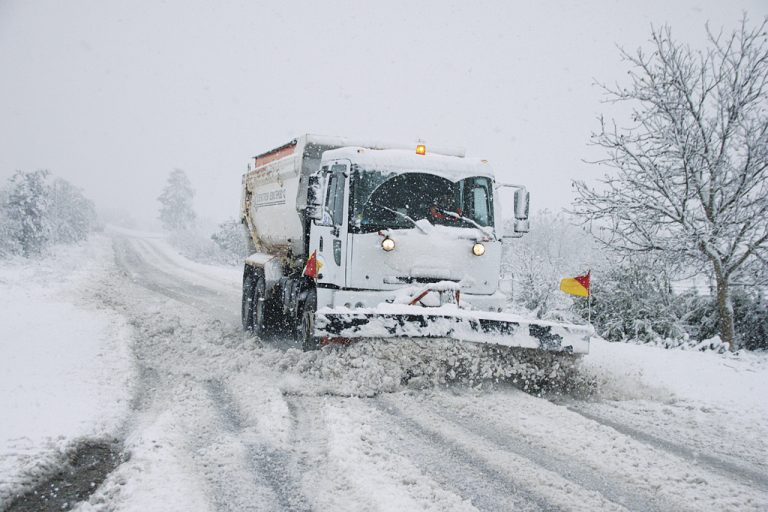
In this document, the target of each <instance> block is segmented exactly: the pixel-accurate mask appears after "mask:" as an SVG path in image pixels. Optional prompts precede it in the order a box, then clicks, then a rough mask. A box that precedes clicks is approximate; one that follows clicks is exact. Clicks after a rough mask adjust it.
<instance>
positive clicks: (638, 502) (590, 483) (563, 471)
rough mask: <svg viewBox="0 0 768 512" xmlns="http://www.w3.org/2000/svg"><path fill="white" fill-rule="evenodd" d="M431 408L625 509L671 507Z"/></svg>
mask: <svg viewBox="0 0 768 512" xmlns="http://www.w3.org/2000/svg"><path fill="white" fill-rule="evenodd" d="M414 405H416V404H414ZM418 406H419V407H424V406H425V404H424V403H423V402H420V403H418ZM430 409H431V412H432V413H433V414H436V415H438V416H439V417H441V418H443V419H444V420H445V421H447V422H450V423H453V424H455V425H458V426H460V427H461V428H464V429H466V430H467V431H469V432H472V433H474V434H476V435H479V436H480V437H482V438H484V439H486V440H488V441H490V442H492V443H494V444H496V445H498V446H500V447H502V448H503V449H505V450H508V451H510V452H512V453H515V454H517V455H519V456H520V457H524V458H526V459H528V460H530V461H531V462H532V463H533V464H535V465H537V466H540V467H542V468H544V469H546V470H548V471H552V472H553V473H557V474H559V475H560V476H562V477H563V478H565V479H567V480H570V481H571V482H573V483H575V484H577V485H579V486H580V487H582V488H584V489H588V490H592V491H595V492H598V493H600V494H602V495H603V496H605V497H606V498H607V499H609V500H610V501H612V502H614V503H617V504H620V505H621V506H624V507H627V508H629V509H630V510H640V511H648V512H653V511H659V512H660V511H664V510H671V509H672V508H674V507H672V506H670V505H669V504H665V503H661V502H659V500H658V499H656V498H655V497H654V496H648V495H645V494H642V493H638V492H632V491H631V490H629V489H626V488H624V489H622V488H620V487H618V486H617V483H618V482H616V480H615V478H614V477H613V476H612V475H607V474H602V473H599V472H597V471H594V470H591V469H590V468H588V467H586V466H585V465H583V464H580V463H579V461H577V460H573V459H572V458H570V457H568V456H558V455H556V454H554V453H549V452H547V451H544V450H542V449H541V448H539V447H537V446H534V445H532V444H530V443H528V442H526V441H524V440H522V439H520V438H518V437H516V436H514V435H510V434H509V433H507V432H503V431H501V430H499V429H497V428H495V427H493V426H491V424H490V423H489V422H483V421H478V419H477V418H473V417H466V416H459V415H456V414H455V413H453V412H451V410H450V409H449V408H447V407H430Z"/></svg>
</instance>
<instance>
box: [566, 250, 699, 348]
mask: <svg viewBox="0 0 768 512" xmlns="http://www.w3.org/2000/svg"><path fill="white" fill-rule="evenodd" d="M592 277H593V279H592V282H591V291H592V324H593V325H594V326H595V329H596V330H597V332H598V334H600V336H602V337H604V338H605V339H608V340H611V341H626V340H640V341H643V342H648V341H655V340H658V339H667V338H671V339H683V338H685V337H687V336H688V333H687V331H686V328H685V323H686V318H685V315H684V314H681V313H683V312H681V308H680V303H681V301H680V300H679V298H678V297H676V296H675V294H674V292H673V290H672V286H671V281H670V279H669V275H668V273H667V272H666V270H665V268H664V267H663V265H662V264H661V263H660V262H657V261H650V260H634V261H630V260H625V261H623V262H619V263H615V264H613V265H607V266H606V267H605V268H604V269H602V270H598V271H596V272H594V273H593V274H592ZM574 307H575V309H577V310H578V311H580V312H581V315H582V316H583V317H585V318H586V316H587V311H586V310H587V305H586V304H585V303H583V301H582V302H579V303H577V304H576V305H575V306H574Z"/></svg>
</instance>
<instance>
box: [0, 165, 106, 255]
mask: <svg viewBox="0 0 768 512" xmlns="http://www.w3.org/2000/svg"><path fill="white" fill-rule="evenodd" d="M96 223H97V220H96V210H95V208H94V205H93V203H92V202H91V201H90V200H89V199H87V198H86V197H85V196H84V195H83V193H82V191H81V190H80V189H79V188H77V187H75V186H74V185H72V184H71V183H69V182H68V181H67V180H64V179H62V178H54V177H53V176H52V175H51V174H50V172H48V171H46V170H38V171H32V172H24V171H17V172H16V173H15V174H14V175H13V176H12V177H11V178H10V179H9V180H8V181H7V182H6V183H5V184H4V186H2V187H0V257H7V256H12V255H19V256H24V257H31V256H35V255H38V254H40V253H41V252H42V251H43V250H44V249H45V248H47V247H49V246H51V245H53V244H60V243H64V244H71V243H75V242H79V241H82V240H85V239H86V238H87V237H88V234H89V233H90V232H91V231H92V230H93V229H94V227H95V226H96Z"/></svg>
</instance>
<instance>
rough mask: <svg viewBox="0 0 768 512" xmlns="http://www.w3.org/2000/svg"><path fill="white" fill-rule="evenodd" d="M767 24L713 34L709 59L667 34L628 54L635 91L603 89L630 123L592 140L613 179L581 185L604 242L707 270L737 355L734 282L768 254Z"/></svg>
mask: <svg viewBox="0 0 768 512" xmlns="http://www.w3.org/2000/svg"><path fill="white" fill-rule="evenodd" d="M767 24H768V19H766V20H764V21H763V22H762V24H760V25H759V26H758V27H756V28H750V27H749V26H748V23H747V19H746V17H745V18H743V19H742V22H741V26H740V28H739V29H737V30H735V31H734V32H732V33H731V34H727V35H724V34H723V33H722V32H721V33H719V34H715V33H713V32H712V31H711V30H710V29H709V27H707V35H708V44H707V48H706V49H705V50H703V51H696V50H693V49H691V48H690V47H689V46H688V45H686V44H682V43H679V42H676V41H674V40H673V39H672V33H671V30H670V28H669V27H663V28H661V29H660V30H656V29H652V39H651V43H652V47H651V51H650V52H649V53H647V52H645V51H643V50H642V49H639V50H638V51H637V52H636V53H633V54H630V53H627V52H625V51H623V50H622V56H623V58H624V59H625V61H626V62H628V63H629V64H630V66H631V70H630V72H629V84H628V85H627V86H626V87H621V86H618V85H617V86H615V87H605V86H604V90H605V92H606V93H607V95H608V98H609V100H610V101H614V102H628V103H629V104H630V105H631V106H632V125H631V126H630V127H629V128H619V127H618V126H617V124H616V122H615V121H614V122H613V123H611V124H607V123H606V122H605V121H604V120H603V119H602V118H601V125H602V129H601V131H600V132H598V133H595V134H593V142H594V143H595V144H597V145H598V146H601V147H603V148H605V149H606V150H607V153H608V156H607V157H606V158H605V159H604V160H601V161H600V162H599V163H602V164H606V165H608V166H610V167H612V168H614V172H612V173H610V174H608V175H606V176H605V177H604V178H603V179H602V180H601V183H602V185H601V186H599V187H598V188H591V187H588V186H587V185H586V184H585V183H583V182H576V183H575V187H576V190H577V192H578V197H577V199H576V201H575V207H574V209H575V212H576V213H577V214H579V215H581V216H582V217H583V218H584V219H585V220H587V221H589V222H591V221H592V220H596V221H597V222H596V223H595V224H593V226H600V229H599V230H596V233H595V234H596V236H597V237H598V239H600V240H601V241H603V242H604V243H606V244H608V245H610V246H611V247H613V248H615V249H618V250H619V251H622V252H625V253H634V252H646V253H664V254H665V255H666V256H668V257H675V258H677V259H678V261H685V262H687V263H688V264H694V263H697V264H699V265H706V267H708V268H710V269H711V271H712V274H713V276H714V279H715V282H716V288H717V303H718V313H719V318H720V325H719V327H720V333H721V337H722V339H723V341H726V342H728V343H730V346H731V347H732V348H733V347H734V341H735V340H734V338H735V333H734V317H733V305H732V300H731V294H730V288H731V283H732V279H733V278H734V276H737V275H738V274H739V271H740V269H742V268H744V267H745V266H746V265H752V264H755V263H756V262H762V263H764V262H765V261H766V256H768V171H767V170H766V169H768V101H766V100H767V97H766V93H767V88H768V35H766V26H767ZM763 268H765V267H763Z"/></svg>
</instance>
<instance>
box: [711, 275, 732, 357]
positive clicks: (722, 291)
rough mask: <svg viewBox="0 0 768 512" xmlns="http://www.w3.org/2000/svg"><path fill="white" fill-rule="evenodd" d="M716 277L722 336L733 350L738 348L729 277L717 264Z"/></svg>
mask: <svg viewBox="0 0 768 512" xmlns="http://www.w3.org/2000/svg"><path fill="white" fill-rule="evenodd" d="M715 279H716V283H717V311H718V313H719V316H720V338H721V339H722V340H723V341H724V342H726V343H728V347H729V349H730V350H731V351H734V350H736V332H735V330H734V325H733V302H732V301H731V289H730V282H729V281H730V280H729V277H728V276H726V275H723V273H722V272H721V271H720V269H718V268H717V265H716V266H715Z"/></svg>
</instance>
